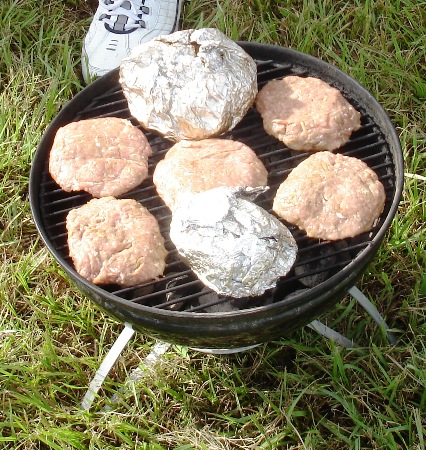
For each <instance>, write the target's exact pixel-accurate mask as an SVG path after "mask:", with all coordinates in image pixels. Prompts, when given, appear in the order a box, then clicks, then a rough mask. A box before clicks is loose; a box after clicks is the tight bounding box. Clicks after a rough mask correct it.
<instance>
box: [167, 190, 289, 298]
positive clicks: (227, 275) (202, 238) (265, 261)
mask: <svg viewBox="0 0 426 450" xmlns="http://www.w3.org/2000/svg"><path fill="white" fill-rule="evenodd" d="M267 189H268V188H267V187H258V188H249V187H231V188H229V187H219V188H215V189H211V190H208V191H204V192H200V193H196V194H189V193H188V194H183V195H182V197H180V199H179V202H178V203H177V204H176V205H175V207H174V209H173V214H172V222H171V225H170V237H171V239H172V241H173V243H174V244H175V246H176V248H177V250H178V252H179V254H180V255H181V256H182V258H183V259H184V260H185V261H186V262H187V263H188V265H189V266H190V267H191V268H192V270H193V271H194V272H195V273H196V275H197V276H198V278H200V280H201V281H202V282H203V283H204V284H205V285H206V286H208V287H209V288H211V289H213V290H214V291H216V292H217V293H219V294H223V295H227V296H231V297H248V296H256V295H262V294H263V293H264V292H265V291H266V290H267V289H270V288H273V287H274V286H275V284H276V282H277V279H278V278H279V277H281V276H284V275H286V274H287V272H288V271H289V270H290V269H291V267H292V266H293V264H294V262H295V259H296V256H297V244H296V241H295V240H294V238H293V236H292V234H291V233H290V231H289V230H288V228H287V227H286V226H285V225H283V224H282V223H281V222H280V221H279V220H278V219H277V218H276V217H274V216H273V215H271V214H269V213H268V212H267V211H266V210H265V209H263V208H261V207H260V206H258V205H256V204H255V203H253V200H254V199H255V198H256V197H257V196H258V195H260V194H261V193H262V192H264V191H266V190H267Z"/></svg>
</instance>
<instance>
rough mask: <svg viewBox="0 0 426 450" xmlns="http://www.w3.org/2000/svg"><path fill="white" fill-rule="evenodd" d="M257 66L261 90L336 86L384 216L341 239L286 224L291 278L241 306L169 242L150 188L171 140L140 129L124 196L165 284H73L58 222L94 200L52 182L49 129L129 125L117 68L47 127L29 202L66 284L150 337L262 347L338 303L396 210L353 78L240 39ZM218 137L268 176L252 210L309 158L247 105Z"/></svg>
mask: <svg viewBox="0 0 426 450" xmlns="http://www.w3.org/2000/svg"><path fill="white" fill-rule="evenodd" d="M240 45H241V46H242V47H243V48H244V49H245V50H246V51H247V52H248V53H249V54H250V55H251V56H252V57H253V58H254V59H255V60H256V62H257V65H258V84H259V86H260V87H261V86H262V85H263V84H264V83H266V82H267V81H269V80H271V79H273V78H280V77H283V76H285V75H289V74H299V75H310V76H316V77H319V78H322V79H323V80H325V81H326V82H328V83H329V84H331V85H333V86H335V87H337V88H338V89H339V90H340V91H341V92H342V93H343V95H344V96H345V97H346V98H347V99H348V100H349V101H350V102H351V103H352V104H353V105H354V106H355V108H356V109H358V110H359V111H360V112H361V114H362V127H361V129H360V130H358V131H357V132H355V133H354V134H353V135H352V137H351V139H350V141H349V142H348V143H347V144H346V145H345V146H343V147H342V148H341V149H339V152H341V153H343V154H345V155H349V156H354V157H357V158H360V159H362V160H363V161H365V162H366V163H367V164H368V165H369V166H370V167H371V168H372V169H373V170H375V172H376V173H377V174H378V176H379V178H380V180H381V182H382V183H383V184H384V186H385V190H386V204H385V209H384V211H383V214H382V215H381V218H380V220H379V222H378V223H377V225H376V226H375V227H374V229H373V230H371V232H368V233H364V234H362V235H360V236H357V237H355V238H352V239H346V240H344V241H338V242H334V243H333V242H327V241H318V240H315V239H310V238H307V237H306V235H305V234H304V233H302V232H300V231H299V230H297V229H296V228H295V227H289V228H290V229H291V231H292V233H293V235H294V237H295V239H296V241H297V243H298V246H299V253H298V258H297V261H296V263H295V266H294V268H293V269H292V271H291V272H290V273H289V274H288V275H287V276H286V277H283V278H282V279H280V281H279V282H278V283H277V287H276V288H275V289H274V290H272V291H270V292H267V293H266V294H265V295H263V296H260V297H255V298H248V299H230V298H226V297H223V296H217V295H216V294H214V293H213V292H212V291H210V290H209V289H207V288H205V287H204V286H203V284H202V283H201V282H200V281H199V280H198V279H197V277H196V276H195V275H194V273H193V272H192V271H191V270H190V269H189V268H188V267H187V266H186V265H185V264H184V263H183V262H182V261H181V260H180V259H179V256H178V254H177V252H176V250H175V248H174V246H173V243H172V242H171V241H170V239H169V224H170V219H171V213H170V210H169V209H168V208H167V207H166V206H165V205H164V203H163V202H162V200H161V199H160V198H159V197H158V195H157V193H156V190H155V187H154V186H153V184H152V173H153V170H154V168H155V165H156V163H157V162H158V161H159V160H160V159H162V158H163V157H164V155H165V153H166V152H167V150H168V149H169V148H170V146H171V145H172V143H170V142H168V141H166V140H164V139H163V138H161V137H160V136H158V135H155V134H153V133H150V132H145V133H146V135H147V137H148V138H149V141H150V144H151V146H152V148H153V152H154V155H153V156H152V157H151V159H150V166H149V176H148V178H147V179H146V180H145V181H144V182H143V183H142V185H141V186H139V187H138V188H136V189H134V190H133V191H131V192H129V193H127V194H125V195H123V196H122V197H126V198H134V199H136V200H138V201H139V202H140V203H142V204H143V205H144V206H146V207H147V208H148V209H149V210H150V211H151V212H152V213H153V214H154V215H155V216H156V217H157V219H158V221H159V223H160V228H161V231H162V233H163V235H164V237H165V239H166V247H167V249H168V251H169V255H168V258H167V267H166V271H165V274H164V277H163V278H161V279H160V280H156V281H152V282H150V283H146V284H143V285H139V286H134V287H126V288H122V287H119V286H111V285H110V286H95V285H93V284H92V283H90V282H88V281H87V280H85V279H83V278H82V277H80V276H79V275H78V274H77V273H76V272H75V270H74V268H73V265H72V261H71V259H70V258H69V255H68V246H67V235H66V229H65V218H66V215H67V213H68V211H70V210H71V209H73V208H75V207H78V206H80V205H83V204H84V203H86V202H87V201H88V200H90V199H91V196H90V195H89V194H86V193H81V192H78V193H66V192H64V191H62V189H60V188H59V187H58V186H57V185H56V183H55V182H54V181H53V180H52V178H51V176H50V174H49V172H48V168H47V165H48V158H49V152H50V148H51V146H52V143H53V139H54V136H55V133H56V130H57V129H58V128H59V127H60V126H63V125H64V124H66V123H69V122H71V121H75V120H82V119H87V118H92V117H104V116H115V117H123V118H130V119H131V120H132V121H133V123H134V124H135V125H137V126H139V125H138V123H137V122H136V121H135V120H134V118H132V117H131V116H130V113H129V110H128V108H127V102H126V100H125V98H124V96H123V93H122V91H121V88H120V85H119V83H118V71H113V72H111V73H110V74H108V75H105V76H104V77H102V78H100V79H98V80H97V81H95V82H94V83H92V84H91V85H89V86H88V87H87V88H85V89H84V90H83V91H82V92H80V93H79V94H78V95H77V96H76V97H75V98H74V99H73V100H71V101H70V102H69V104H68V105H67V106H66V107H64V109H63V110H62V111H61V112H60V113H59V114H58V116H57V117H56V118H55V120H54V121H53V122H52V124H51V125H50V127H49V128H48V129H47V130H46V132H45V134H44V136H43V139H42V141H41V142H40V144H39V146H38V149H37V151H36V154H35V157H34V160H33V165H32V169H31V177H30V203H31V208H32V212H33V217H34V220H35V223H36V225H37V228H38V230H39V232H40V235H41V236H42V238H43V240H44V242H45V244H46V245H47V247H48V249H49V250H50V252H51V253H52V254H53V256H54V257H55V259H56V260H57V261H58V262H59V263H60V264H61V265H62V266H63V267H64V269H65V270H66V271H67V273H68V274H69V275H70V277H71V279H72V280H73V281H74V282H75V283H76V284H77V285H78V287H79V288H80V289H81V290H82V291H83V292H85V293H86V294H87V295H88V296H89V297H90V298H92V300H93V301H94V302H95V303H97V304H98V306H100V307H101V308H102V309H104V310H105V311H107V312H108V313H109V314H111V315H113V316H114V317H116V318H117V319H118V320H120V321H124V322H126V321H127V322H130V323H131V324H132V325H133V326H134V328H135V329H137V330H139V331H142V332H145V333H147V334H149V335H151V336H153V337H156V338H159V339H162V340H166V341H170V342H176V343H179V344H185V345H190V346H197V347H206V348H207V347H209V348H232V347H240V346H244V345H252V344H257V343H260V342H264V341H268V340H271V339H274V338H278V337H280V336H283V335H285V334H287V333H288V332H290V331H293V330H294V329H297V328H299V327H301V326H303V325H305V324H306V323H309V322H310V321H311V320H313V319H315V318H317V317H319V316H320V315H321V314H322V313H323V312H325V311H326V310H327V309H329V308H330V307H331V306H333V305H334V304H335V303H336V302H337V301H339V299H341V298H342V297H343V296H344V295H345V294H346V292H347V290H348V289H349V288H350V287H351V286H353V285H354V284H355V282H356V281H357V279H358V278H359V277H360V276H361V275H362V273H363V272H364V270H365V269H366V267H367V265H368V263H369V262H370V261H371V259H372V258H373V257H374V255H375V254H376V252H377V250H378V248H379V245H380V243H381V241H382V239H383V237H384V234H385V232H386V230H387V229H388V228H389V225H390V223H391V221H392V219H393V217H394V215H395V213H396V209H397V206H398V203H399V199H400V196H401V191H402V183H403V161H402V152H401V148H400V144H399V140H398V136H397V134H396V132H395V130H394V128H393V126H392V124H391V122H390V120H389V118H388V116H387V115H386V113H385V112H384V111H383V109H382V108H381V107H380V105H379V104H378V103H377V101H376V100H375V99H374V98H373V97H372V96H371V95H370V94H369V93H368V92H367V91H366V90H365V89H363V88H362V87H361V86H360V85H359V84H358V83H356V82H355V81H354V80H353V79H352V78H350V77H349V76H347V75H346V74H344V73H343V72H341V71H339V70H338V69H336V68H335V67H332V66H330V65H328V64H326V63H324V62H322V61H320V60H318V59H316V58H313V57H310V56H308V55H305V54H301V53H298V52H295V51H292V50H288V49H284V48H282V47H277V46H271V45H264V44H252V43H244V42H241V43H240ZM223 137H226V138H231V139H235V140H239V141H241V142H244V143H245V144H247V145H249V146H250V147H251V148H252V149H253V150H254V151H255V152H256V153H257V155H258V156H259V157H260V159H261V160H262V162H263V163H264V165H265V167H266V168H267V169H268V172H269V179H268V184H269V186H270V188H271V189H270V190H269V191H268V193H267V194H265V195H263V197H262V198H261V199H260V200H259V202H258V203H259V204H260V205H261V206H263V207H264V208H265V209H267V210H270V209H271V206H272V200H273V197H274V195H275V192H276V189H277V188H278V185H279V184H280V183H281V182H282V181H283V180H284V179H285V177H286V176H287V174H288V173H289V172H290V171H291V170H292V168H293V167H295V166H296V165H297V164H298V163H299V162H300V161H302V160H303V159H304V158H306V157H307V156H308V155H307V154H305V153H300V152H299V153H298V152H293V151H291V150H289V149H287V148H286V147H285V146H284V144H282V143H281V142H279V141H277V140H276V139H274V138H273V137H271V136H269V135H267V134H266V133H265V131H264V130H263V126H262V121H261V119H260V116H259V115H258V113H257V111H256V110H255V109H254V108H252V109H251V110H250V111H249V112H248V114H247V115H246V117H245V118H244V119H243V120H242V121H241V123H240V124H239V125H238V126H237V127H236V128H235V129H234V130H232V131H231V132H228V133H226V134H225V135H223Z"/></svg>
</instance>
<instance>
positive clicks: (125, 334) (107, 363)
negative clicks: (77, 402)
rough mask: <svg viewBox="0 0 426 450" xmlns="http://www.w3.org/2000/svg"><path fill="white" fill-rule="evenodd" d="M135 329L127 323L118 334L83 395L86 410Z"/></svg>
mask: <svg viewBox="0 0 426 450" xmlns="http://www.w3.org/2000/svg"><path fill="white" fill-rule="evenodd" d="M134 333H135V331H134V330H133V328H132V326H131V325H130V324H125V327H124V329H123V331H122V332H121V333H120V336H118V338H117V340H116V341H115V342H114V345H113V346H112V347H111V349H110V351H109V352H108V353H107V354H106V356H105V358H104V360H103V361H102V363H101V365H100V366H99V369H98V371H97V372H96V373H95V376H94V377H93V380H92V381H91V383H90V385H89V388H88V389H87V391H86V394H85V395H84V397H83V400H82V402H81V408H82V409H84V410H88V409H89V408H90V407H91V406H92V403H93V400H94V399H95V396H96V394H97V393H98V391H99V389H100V388H101V386H102V383H103V382H104V380H105V378H106V376H107V375H108V373H109V371H110V370H111V367H112V366H113V365H114V363H115V362H116V361H117V359H118V357H119V356H120V354H121V352H122V351H123V349H124V347H125V346H126V345H127V343H128V342H129V341H130V339H131V338H132V337H133V335H134Z"/></svg>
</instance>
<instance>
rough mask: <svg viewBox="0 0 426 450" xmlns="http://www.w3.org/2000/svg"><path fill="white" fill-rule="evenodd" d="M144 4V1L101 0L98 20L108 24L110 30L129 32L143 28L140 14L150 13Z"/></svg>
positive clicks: (143, 22)
mask: <svg viewBox="0 0 426 450" xmlns="http://www.w3.org/2000/svg"><path fill="white" fill-rule="evenodd" d="M144 3H145V1H144V0H101V1H100V2H99V7H100V8H101V11H102V14H101V15H100V16H99V20H102V21H103V22H105V23H106V24H108V25H109V27H110V28H111V29H112V30H119V31H131V30H134V29H135V28H139V27H142V28H145V27H146V23H145V21H144V20H142V14H149V12H150V11H149V8H148V7H147V6H144ZM117 25H118V26H119V28H118V27H117Z"/></svg>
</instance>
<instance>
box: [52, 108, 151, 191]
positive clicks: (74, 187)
mask: <svg viewBox="0 0 426 450" xmlns="http://www.w3.org/2000/svg"><path fill="white" fill-rule="evenodd" d="M151 155H152V149H151V146H150V145H149V142H148V140H147V138H146V136H145V135H144V133H143V132H142V131H141V130H139V129H138V128H136V127H135V126H133V125H132V124H131V123H130V122H129V121H128V120H124V119H120V118H117V117H105V118H97V119H88V120H81V121H78V122H72V123H70V124H68V125H65V126H63V127H61V128H59V130H58V131H57V133H56V136H55V139H54V142H53V145H52V149H51V152H50V157H49V171H50V173H51V175H52V177H53V179H54V180H55V181H56V182H57V183H58V184H59V186H60V187H61V188H62V189H63V190H64V191H67V192H71V191H80V190H84V191H86V192H89V193H90V194H92V195H93V196H94V197H106V196H110V195H112V196H118V195H121V194H124V193H125V192H128V191H130V190H131V189H133V188H134V187H136V186H138V185H139V184H140V183H141V182H142V181H143V180H144V179H145V178H146V176H147V174H148V157H149V156H151Z"/></svg>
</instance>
